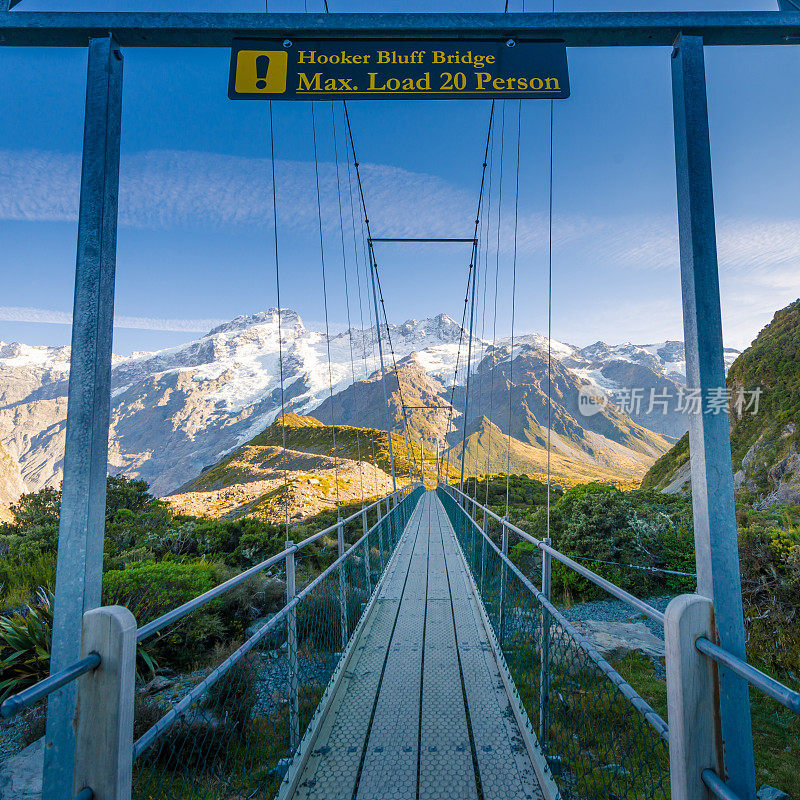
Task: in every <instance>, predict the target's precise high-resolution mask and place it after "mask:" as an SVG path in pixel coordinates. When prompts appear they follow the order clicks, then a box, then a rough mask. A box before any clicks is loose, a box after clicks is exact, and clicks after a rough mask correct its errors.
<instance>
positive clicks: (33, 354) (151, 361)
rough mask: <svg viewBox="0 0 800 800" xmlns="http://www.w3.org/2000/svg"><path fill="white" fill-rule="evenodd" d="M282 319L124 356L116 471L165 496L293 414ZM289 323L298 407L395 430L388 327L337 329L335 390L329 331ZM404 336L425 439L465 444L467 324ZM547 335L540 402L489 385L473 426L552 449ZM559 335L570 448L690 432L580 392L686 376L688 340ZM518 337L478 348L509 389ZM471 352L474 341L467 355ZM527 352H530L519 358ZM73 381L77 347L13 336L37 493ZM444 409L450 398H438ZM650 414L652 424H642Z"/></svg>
mask: <svg viewBox="0 0 800 800" xmlns="http://www.w3.org/2000/svg"><path fill="white" fill-rule="evenodd" d="M278 318H279V315H278V312H277V310H275V309H270V310H268V311H266V312H263V313H259V314H254V315H251V316H247V317H238V318H236V319H234V320H232V321H230V322H228V323H225V324H224V325H221V326H219V327H217V328H215V329H214V330H212V331H210V332H209V333H208V334H206V335H205V336H202V337H200V338H199V339H197V340H196V341H192V342H188V343H187V344H184V345H180V346H178V347H172V348H168V349H165V350H160V351H157V352H151V353H134V354H133V355H131V356H129V357H125V358H121V357H115V358H114V363H113V370H112V388H113V400H112V419H111V442H110V451H109V471H110V472H111V473H112V474H125V475H128V476H130V477H135V478H141V479H144V480H146V481H147V482H148V483H149V484H150V485H151V487H152V490H153V491H154V492H155V493H156V494H158V495H165V494H168V493H170V492H174V491H175V490H176V489H177V488H178V487H179V486H182V485H183V484H185V483H186V482H187V480H191V479H193V478H194V477H195V476H197V475H199V474H200V473H201V472H202V471H203V470H204V469H205V468H206V467H208V466H210V465H214V464H216V463H218V462H219V460H220V459H221V458H224V457H225V456H226V455H228V454H231V453H233V452H234V451H235V450H236V449H237V448H239V447H241V446H242V445H244V444H245V443H246V442H249V441H250V440H251V439H253V437H254V436H256V435H258V434H259V433H261V432H262V431H264V430H265V429H266V428H267V427H268V426H269V425H270V424H271V423H272V422H273V421H274V420H275V419H276V417H277V416H278V414H279V413H280V380H279V375H280V373H279V368H278V355H279V342H278ZM280 319H281V329H282V351H283V356H284V390H285V391H284V396H285V399H286V404H287V410H288V411H291V412H296V413H299V414H306V415H307V414H310V413H313V414H315V416H317V418H318V419H320V420H321V421H323V422H332V421H334V420H335V421H336V423H337V425H338V424H345V425H350V426H353V427H365V428H377V429H383V428H384V427H385V413H384V409H383V389H382V386H381V381H380V373H379V372H378V371H377V369H378V363H377V353H376V349H375V346H374V340H375V333H376V332H375V330H374V329H371V330H367V331H356V330H354V331H345V332H342V333H337V334H336V335H332V336H331V340H330V352H331V362H332V363H331V373H332V376H333V386H332V387H331V386H330V385H329V373H328V363H327V350H328V347H327V344H328V343H327V341H326V337H325V335H324V333H322V332H320V331H315V330H309V329H308V328H306V327H305V325H304V324H303V322H302V320H301V319H300V317H299V316H298V315H297V314H296V313H295V312H294V311H291V310H288V309H284V310H282V311H281V314H280ZM391 336H392V344H393V349H394V354H395V358H396V360H397V363H398V371H399V374H400V382H401V386H402V391H403V397H404V400H405V402H406V404H408V405H424V406H428V408H427V409H426V410H415V411H413V412H411V413H410V415H409V425H410V429H411V433H412V436H413V438H414V440H415V441H417V442H419V441H421V440H424V442H425V447H426V449H428V448H430V449H431V451H432V452H433V451H434V450H435V448H436V445H437V443H438V445H439V446H440V447H442V448H446V447H449V446H452V445H453V444H455V443H456V442H457V441H459V440H460V439H459V433H460V431H461V425H462V422H463V419H462V417H463V403H464V391H463V386H462V384H463V381H464V376H463V374H460V375H459V381H460V383H459V385H458V386H457V387H456V391H455V395H454V397H453V404H454V407H453V408H452V409H451V408H450V406H449V405H448V403H449V401H450V396H449V387H450V386H451V384H452V376H453V372H454V368H455V365H456V362H457V360H458V359H459V341H461V340H463V339H464V338H465V336H466V334H465V333H464V332H463V331H462V329H461V328H460V326H459V325H458V324H457V323H456V322H454V321H453V320H452V319H451V318H450V317H448V316H447V315H445V314H440V315H438V316H437V317H434V318H432V319H425V320H408V321H407V322H405V323H403V324H401V325H392V326H391ZM546 344H547V340H546V339H543V338H542V337H541V336H538V335H536V334H530V335H527V336H522V337H517V339H516V341H515V346H514V358H515V367H514V375H515V380H514V383H515V386H514V393H513V394H514V399H515V402H516V398H519V400H520V402H522V403H524V404H525V406H526V407H525V408H520V409H519V411H518V413H517V412H516V411H513V412H512V418H511V419H510V420H509V419H508V414H507V413H506V415H505V418H504V417H503V416H502V413H501V409H500V407H499V406H498V407H496V408H493V407H492V405H493V404H492V403H490V402H489V403H488V405H487V402H488V397H489V393H487V392H486V387H485V384H484V388H483V389H481V390H480V391H482V392H483V397H484V401H483V402H482V403H481V402H474V403H473V402H472V401H471V406H472V413H471V414H470V420H469V421H468V424H469V425H470V426H472V427H473V430H474V429H476V428H477V426H478V425H479V424H480V421H481V420H482V419H483V417H484V416H486V417H487V419H489V420H491V421H492V422H493V424H495V425H496V426H498V427H499V428H500V429H501V430H503V431H504V432H505V433H507V432H508V426H509V424H510V425H511V426H512V429H513V430H512V435H513V436H514V438H517V439H518V440H519V441H520V442H522V443H526V444H529V445H531V446H533V447H538V446H540V443H541V441H542V438H543V437H542V431H541V430H540V429H541V426H542V425H543V424H544V423H543V422H542V414H541V407H542V406H541V397H542V387H543V385H544V383H543V382H544V381H545V379H546V373H545V372H543V371H542V370H543V369H545V361H544V360H543V356H542V353H543V352H544V351H543V348H544V347H546ZM551 344H552V348H553V353H554V356H555V359H556V361H555V365H556V372H557V373H558V382H559V387H561V388H560V389H559V391H561V390H562V389H563V396H561V397H558V398H556V402H557V404H558V411H557V413H556V418H555V425H554V429H555V427H558V431H557V432H558V436H559V437H561V439H563V440H564V441H565V442H567V443H568V444H567V445H566V446H568V447H570V448H577V449H578V450H579V451H581V453H582V455H581V456H580V457H581V458H583V457H584V454H585V455H588V456H589V458H590V460H592V461H593V463H595V464H597V465H598V466H608V467H609V468H611V469H614V468H615V467H614V462H615V461H620V459H619V458H618V456H617V455H614V452H615V451H616V449H617V448H619V447H623V448H625V449H624V451H623V452H622V459H621V463H622V462H627V461H628V460H629V458H630V457H631V455H630V452H629V451H632V452H634V453H638V454H639V456H642V457H644V458H645V460H647V459H650V460H652V459H653V458H654V457H655V456H656V455H658V453H659V452H661V451H662V450H663V449H664V448H666V446H667V443H666V442H664V441H661V440H660V439H659V438H658V437H655V438H653V437H652V436H651V435H650V432H652V431H655V432H659V431H660V432H661V433H664V434H665V435H669V436H677V435H679V433H680V431H679V430H678V429H677V428H675V427H674V426H673V427H669V426H667V427H664V425H665V423H663V421H662V420H661V417H660V416H659V418H658V420H655V419H654V418H652V419H651V420H650V421H648V420H645V419H641V418H640V417H638V416H637V414H636V411H635V410H633V409H631V411H630V414H626V413H621V414H620V413H614V411H613V410H608V409H606V411H607V412H608V413H603V414H599V415H597V416H596V417H594V418H592V419H590V418H589V417H582V416H580V415H579V414H577V415H576V411H575V410H576V408H577V400H576V398H577V393H578V392H579V391H580V387H581V385H584V384H585V385H586V386H590V387H595V388H596V389H597V390H598V392H601V393H603V396H604V397H605V398H606V399H612V400H613V399H614V398H615V397H616V395H615V393H617V394H619V393H621V392H622V393H624V391H623V390H625V389H626V387H625V386H624V383H625V381H633V380H635V381H637V382H640V383H642V384H643V385H647V386H649V385H650V383H653V382H655V383H657V382H659V381H661V382H668V381H672V382H673V383H675V384H676V385H677V382H678V381H679V379H680V376H681V369H682V350H681V347H680V343H674V342H673V343H664V344H663V345H643V346H638V345H628V344H626V345H618V346H612V345H605V344H603V343H597V344H595V345H592V346H591V347H590V348H583V349H580V348H576V347H573V346H572V345H568V344H563V343H559V342H555V341H553V342H552V343H551ZM508 345H509V343H508V342H507V341H498V342H497V346H496V348H493V347H492V345H491V343H489V342H482V341H480V340H477V341H476V342H475V344H474V348H473V352H474V353H475V354H476V358H475V359H474V361H473V364H474V367H473V369H476V370H477V371H478V373H477V374H476V378H478V379H479V380H480V374H481V373H483V374H484V375H489V376H491V369H490V370H489V372H488V373H487V365H494V377H495V378H496V380H497V384H496V392H497V393H498V394H497V396H498V397H499V396H500V395H502V394H503V393H504V392H505V389H506V388H507V387H506V386H505V385H501V384H503V381H505V380H507V378H508V377H509V376H510V372H511V370H510V369H509V365H508V358H509V353H510V350H509V346H508ZM351 348H352V349H351ZM351 355H352V361H351ZM387 358H389V356H388V355H387ZM463 358H464V353H463V348H462V352H461V355H460V359H461V361H460V363H461V364H462V365H463ZM487 359H488V361H487ZM517 359H521V361H519V364H518V365H517V363H516V361H517ZM389 363H390V364H391V359H390V360H389ZM504 364H505V366H504ZM620 364H623V365H624V364H629V365H632V366H631V367H630V370H633V369H634V367H635V370H636V371H635V372H633V371H630V372H626V369H628V368H626V367H623V366H620ZM641 370H644V371H645V372H644V373H642V372H641ZM354 372H355V375H354ZM462 372H463V370H462ZM68 377H69V348H65V347H60V348H51V347H31V346H27V345H23V344H4V343H0V445H2V447H3V448H4V449H5V450H6V451H7V453H8V455H9V456H10V458H11V460H12V465H11V472H12V473H13V472H14V469H16V470H17V471H18V473H19V475H20V476H21V478H22V483H23V485H24V488H25V489H27V490H28V491H33V490H36V489H39V488H41V487H42V486H59V485H60V483H61V476H62V468H63V465H62V461H63V448H64V426H65V422H64V421H65V416H66V400H67V383H68ZM354 377H355V380H356V382H357V383H356V393H357V397H358V403H357V405H358V408H357V409H356V407H355V406H356V403H355V402H354V400H353V388H352V387H353V380H354ZM517 378H519V381H518V380H517ZM485 380H487V381H488V380H490V377H489V378H486V379H485ZM554 380H555V379H554ZM648 381H649V382H650V383H648ZM388 383H389V389H390V392H391V394H392V400H391V402H392V406H393V417H394V419H393V422H394V430H395V431H400V430H401V417H402V415H401V413H400V402H399V390H398V387H397V378H396V377H395V375H394V373H392V374H390V375H389V380H388ZM523 383H525V385H524V386H523V385H522V384H523ZM474 385H476V386H477V384H474ZM627 388H630V387H627ZM331 389H332V394H333V400H331V399H330V397H329V395H330V394H331ZM506 396H507V395H506ZM435 405H442V406H445V407H444V408H431V406H435ZM631 416H632V417H633V422H632V421H631V418H630V417H631ZM451 418H452V423H453V425H452V428H451V430H450V435H449V437H448V435H447V431H448V425H449V422H450V420H451ZM637 422H638V423H640V424H639V425H638V426H637V425H634V424H633V423H637ZM642 426H643V427H644V428H648V429H649V430H648V431H644V430H643V427H642ZM470 432H471V431H470ZM598 435H599V436H601V437H605V439H602V438H600V439H598V438H597V436H598ZM561 439H559V441H561ZM606 440H608V441H606ZM639 456H637V457H639ZM20 489H21V487H20V485H19V484H18V482H17V483H15V482H14V481H13V480H12V481H6V482H5V483H4V489H3V491H5V492H6V494H9V495H11V496H13V495H16V494H18V492H19V491H20Z"/></svg>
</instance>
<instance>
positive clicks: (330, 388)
mask: <svg viewBox="0 0 800 800" xmlns="http://www.w3.org/2000/svg"><path fill="white" fill-rule="evenodd" d="M315 106H316V103H315V102H314V101H313V100H312V101H311V137H312V140H313V142H314V177H315V180H316V186H317V223H318V227H319V255H320V265H321V267H322V300H323V306H324V309H325V346H326V349H327V353H328V395H329V398H330V402H331V423H332V427H333V474H334V481H335V483H336V514H337V516H338V515H339V458H338V453H337V449H336V410H335V408H334V403H333V367H332V365H331V332H330V325H329V322H328V282H327V278H326V274H325V237H324V235H323V231H322V199H321V193H320V184H319V156H318V153H317V117H316V113H315Z"/></svg>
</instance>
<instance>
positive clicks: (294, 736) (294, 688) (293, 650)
mask: <svg viewBox="0 0 800 800" xmlns="http://www.w3.org/2000/svg"><path fill="white" fill-rule="evenodd" d="M290 547H294V542H293V541H292V540H291V539H288V540H287V541H286V548H287V549H288V548H290ZM296 594H297V580H296V576H295V564H294V550H291V551H290V552H288V553H287V554H286V604H287V605H288V604H289V603H291V602H292V600H294V598H295V595H296ZM286 649H287V651H288V652H287V658H288V660H289V747H290V748H291V749H292V751H294V750H296V749H297V746H298V745H299V744H300V682H299V676H298V671H299V670H298V663H297V608H293V609H292V610H291V611H290V612H289V614H288V616H287V617H286Z"/></svg>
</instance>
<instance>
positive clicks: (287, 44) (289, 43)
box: [283, 39, 292, 47]
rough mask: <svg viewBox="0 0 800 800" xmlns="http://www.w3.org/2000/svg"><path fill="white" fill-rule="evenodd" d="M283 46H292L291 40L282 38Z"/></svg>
mask: <svg viewBox="0 0 800 800" xmlns="http://www.w3.org/2000/svg"><path fill="white" fill-rule="evenodd" d="M283 46H284V47H291V46H292V40H291V39H284V40H283Z"/></svg>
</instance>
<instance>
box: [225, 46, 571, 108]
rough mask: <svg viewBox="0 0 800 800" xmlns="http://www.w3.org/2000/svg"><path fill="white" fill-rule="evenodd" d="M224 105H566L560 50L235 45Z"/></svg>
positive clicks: (565, 79) (564, 67) (566, 87)
mask: <svg viewBox="0 0 800 800" xmlns="http://www.w3.org/2000/svg"><path fill="white" fill-rule="evenodd" d="M228 97H230V98H231V100H367V99H379V100H380V99H382V100H386V99H389V98H394V97H396V98H405V99H424V98H429V99H435V100H450V99H462V100H463V99H473V100H475V99H477V100H480V99H486V98H496V99H511V98H523V99H532V98H537V99H546V100H555V99H563V98H566V97H569V76H568V74H567V50H566V45H565V44H564V42H553V41H548V42H516V41H514V40H513V39H507V40H505V41H453V40H447V41H429V40H419V41H409V40H404V39H403V40H395V41H392V40H385V39H340V40H332V39H322V40H308V39H304V40H299V39H297V40H293V39H283V40H272V41H258V40H253V39H236V40H234V42H233V48H232V51H231V71H230V83H229V86H228Z"/></svg>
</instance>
